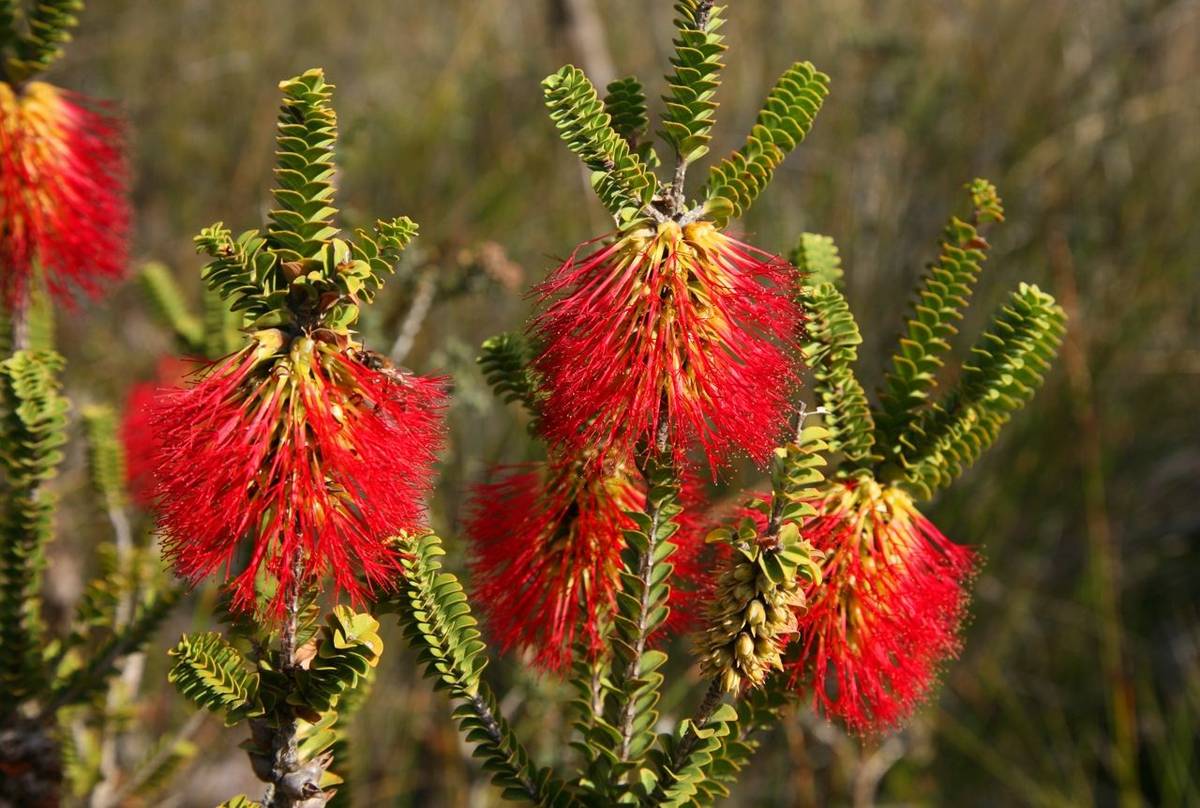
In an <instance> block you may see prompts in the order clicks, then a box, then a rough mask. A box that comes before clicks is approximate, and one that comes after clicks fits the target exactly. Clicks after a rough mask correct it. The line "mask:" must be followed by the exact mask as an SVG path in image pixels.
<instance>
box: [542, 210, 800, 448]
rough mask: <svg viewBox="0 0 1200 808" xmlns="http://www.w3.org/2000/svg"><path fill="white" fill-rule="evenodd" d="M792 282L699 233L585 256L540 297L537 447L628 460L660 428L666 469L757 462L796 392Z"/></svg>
mask: <svg viewBox="0 0 1200 808" xmlns="http://www.w3.org/2000/svg"><path fill="white" fill-rule="evenodd" d="M581 253H582V254H583V255H582V256H581V255H580V254H581ZM795 280H796V279H795V270H794V268H792V267H791V266H790V265H789V264H788V263H787V262H785V261H783V260H782V259H780V258H778V257H776V256H773V255H770V254H768V253H765V252H762V251H760V250H758V249H756V248H754V247H751V246H749V245H747V244H743V243H741V242H739V241H736V240H735V239H732V238H730V237H729V236H726V235H725V234H723V233H721V232H720V231H719V230H717V229H716V228H715V227H714V226H713V225H712V224H711V223H709V222H703V221H701V222H694V223H691V224H687V225H683V226H680V225H679V224H677V223H676V222H674V221H666V222H663V223H662V224H660V225H658V226H657V227H648V226H647V227H639V228H637V229H634V230H632V231H630V232H626V233H622V234H619V235H617V236H616V237H615V238H613V239H611V240H609V241H606V242H604V243H603V244H601V245H600V246H599V247H593V245H592V244H590V243H589V244H586V245H583V246H581V247H580V248H579V249H577V250H576V253H575V254H574V255H572V256H571V258H569V259H568V260H567V261H566V262H565V263H564V264H563V265H562V266H560V267H559V268H558V269H557V270H556V271H555V272H554V273H553V274H552V275H551V276H550V278H549V279H548V280H547V281H546V282H545V283H544V284H542V286H541V287H540V288H539V290H538V291H539V295H540V299H541V301H542V302H543V304H544V305H545V308H544V310H543V311H542V312H541V314H540V315H539V316H538V317H537V318H536V320H535V321H534V323H533V330H534V332H535V336H536V337H537V339H538V340H539V341H540V342H541V344H542V345H543V346H544V347H543V349H542V351H541V353H540V355H539V356H538V357H537V358H536V359H535V361H534V366H535V368H536V370H537V371H538V372H539V373H540V374H541V375H542V378H543V380H544V388H545V391H546V392H547V394H548V395H547V398H546V401H545V403H544V412H543V416H544V429H545V431H546V434H547V436H548V437H549V438H550V439H551V440H552V441H553V442H555V443H556V444H558V445H560V446H563V447H566V448H567V450H568V451H569V452H571V453H580V452H582V451H584V450H586V449H587V448H588V447H596V446H603V447H608V448H607V450H606V455H605V456H606V457H607V456H612V457H616V458H625V457H628V456H629V455H630V453H631V452H633V451H634V450H636V449H637V448H638V446H639V445H643V446H645V445H651V444H653V443H654V442H655V437H656V436H657V435H658V434H659V429H660V426H665V427H666V429H667V432H668V433H669V443H670V447H669V448H670V449H671V451H672V452H673V454H674V456H675V459H676V460H682V459H683V455H684V454H685V453H686V452H687V451H688V450H689V449H690V448H691V447H692V446H694V445H696V444H699V445H700V446H701V447H702V448H703V450H704V452H705V454H706V456H707V459H708V462H709V465H710V466H712V467H713V468H716V467H717V466H719V465H721V464H722V463H723V462H724V461H725V460H726V459H727V458H728V457H729V456H730V455H731V454H732V453H733V452H734V451H737V450H741V451H744V452H745V453H746V454H748V455H750V456H751V457H752V458H754V459H755V460H756V461H760V462H761V461H764V460H765V459H766V458H767V457H769V455H770V452H771V450H772V448H773V447H774V446H775V445H776V444H777V443H778V441H779V439H780V438H781V436H782V433H783V430H784V429H785V428H786V420H787V414H788V411H789V410H788V408H789V402H788V395H789V392H790V391H791V389H792V388H793V386H794V385H795V383H796V374H797V356H796V354H797V352H796V350H795V344H796V338H797V332H798V328H799V325H800V320H801V317H800V312H799V309H798V308H797V306H796V305H795V303H794V302H793V301H794V298H795V295H794V289H795Z"/></svg>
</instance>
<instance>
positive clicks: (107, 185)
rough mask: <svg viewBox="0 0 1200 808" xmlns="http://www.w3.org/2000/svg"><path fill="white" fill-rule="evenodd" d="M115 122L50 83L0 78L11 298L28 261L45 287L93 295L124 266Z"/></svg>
mask: <svg viewBox="0 0 1200 808" xmlns="http://www.w3.org/2000/svg"><path fill="white" fill-rule="evenodd" d="M125 186H126V166H125V159H124V155H123V153H122V145H121V127H120V124H119V122H118V121H117V120H116V119H115V118H113V117H112V116H110V115H108V114H107V113H106V112H105V111H104V110H103V109H96V108H94V105H92V104H88V103H87V102H85V101H84V100H83V99H82V98H81V97H79V96H76V95H73V94H70V93H67V92H64V91H62V90H59V89H57V88H55V87H52V86H51V85H49V84H44V83H42V82H31V83H30V84H27V85H25V86H24V87H23V88H21V89H20V90H16V91H14V89H13V88H12V87H11V86H10V85H8V84H5V83H3V82H0V271H2V272H3V277H2V281H0V283H2V285H3V294H4V296H5V299H6V300H7V301H8V303H9V304H10V305H13V304H14V303H19V302H20V301H23V300H24V299H25V297H26V296H27V295H28V293H29V285H30V282H31V279H32V275H33V272H34V268H35V266H36V267H39V268H40V269H41V271H42V272H44V274H45V279H46V283H47V285H48V287H49V289H50V291H51V292H52V293H53V294H54V295H55V296H56V297H57V298H59V299H60V300H69V299H70V296H71V292H72V289H74V288H78V289H82V290H83V291H84V292H87V293H89V294H93V295H94V294H97V293H98V292H99V291H100V290H101V288H102V287H103V283H104V282H105V281H110V280H113V279H116V278H119V277H120V276H121V275H122V274H123V273H124V271H125V266H126V260H125V259H126V244H125V239H126V234H127V232H128V229H129V209H128V202H127V200H126V196H125Z"/></svg>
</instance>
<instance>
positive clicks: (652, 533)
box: [618, 504, 662, 761]
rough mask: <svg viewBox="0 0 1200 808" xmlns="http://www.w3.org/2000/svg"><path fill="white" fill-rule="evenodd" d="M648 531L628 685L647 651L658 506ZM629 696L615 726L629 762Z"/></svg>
mask: <svg viewBox="0 0 1200 808" xmlns="http://www.w3.org/2000/svg"><path fill="white" fill-rule="evenodd" d="M648 515H649V516H650V530H649V532H648V534H647V546H646V552H644V553H641V554H640V555H639V556H638V579H639V580H640V581H641V588H642V596H641V599H640V600H639V601H638V613H637V631H636V634H635V635H634V637H633V641H634V645H633V648H632V653H631V654H630V655H629V662H628V663H627V664H626V666H625V681H627V682H629V681H632V680H634V679H636V678H637V675H638V666H639V665H640V663H641V659H642V654H643V653H644V652H645V650H646V640H647V639H648V637H647V635H648V632H647V630H646V617H647V615H648V613H649V611H650V589H651V585H650V575H651V573H652V572H653V571H654V551H655V550H657V549H658V529H659V524H660V523H661V520H662V513H661V509H660V508H659V507H658V505H655V504H651V506H650V511H649V514H648ZM635 701H636V700H635V699H634V698H633V696H632V695H631V696H630V697H629V698H628V699H626V700H625V703H624V704H622V705H621V714H620V715H621V719H620V723H619V724H618V729H619V730H620V733H621V755H620V757H621V760H623V761H625V760H628V759H629V745H630V743H631V742H632V741H633V719H634V716H635V714H636V711H637V704H636V703H635Z"/></svg>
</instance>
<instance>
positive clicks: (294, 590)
mask: <svg viewBox="0 0 1200 808" xmlns="http://www.w3.org/2000/svg"><path fill="white" fill-rule="evenodd" d="M302 571H303V560H302V559H301V557H300V554H299V553H297V554H296V559H295V561H294V562H293V564H292V580H291V582H290V583H289V584H288V595H287V598H288V602H287V615H286V617H285V618H284V622H283V626H282V628H281V630H280V635H279V657H280V659H279V670H280V673H282V674H283V675H284V677H285V679H286V681H288V682H289V683H290V682H291V680H292V673H293V672H294V671H295V670H296V633H297V631H298V630H299V624H300V578H301V574H302ZM279 718H280V722H279V726H278V727H277V728H276V729H275V731H274V732H273V733H272V738H271V743H272V746H273V749H272V752H273V755H274V760H273V762H272V767H271V776H272V782H271V783H270V784H268V785H267V790H266V794H265V795H264V797H263V804H264V805H266V806H267V808H292V806H294V805H295V804H296V800H295V799H294V798H293V797H292V795H291V794H289V793H288V789H286V788H284V787H283V782H284V780H285V778H287V777H288V775H290V774H292V773H293V772H294V771H295V770H296V768H297V760H296V730H297V719H296V711H295V710H293V709H292V708H291V707H290V706H288V705H287V703H286V701H285V702H284V703H283V705H282V706H281V707H280V710H279Z"/></svg>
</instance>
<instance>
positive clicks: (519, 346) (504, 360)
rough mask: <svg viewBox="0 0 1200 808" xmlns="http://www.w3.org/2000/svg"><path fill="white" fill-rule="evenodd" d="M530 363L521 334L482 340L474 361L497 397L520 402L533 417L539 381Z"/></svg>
mask: <svg viewBox="0 0 1200 808" xmlns="http://www.w3.org/2000/svg"><path fill="white" fill-rule="evenodd" d="M532 360H533V356H532V352H531V351H530V350H529V345H528V343H527V341H526V340H525V337H524V335H522V334H520V333H519V332H507V333H504V334H497V335H496V336H494V337H489V338H488V339H486V340H484V342H483V345H482V346H481V347H480V350H479V358H478V359H476V360H475V361H476V362H478V363H479V368H480V370H482V371H483V376H484V378H485V379H487V383H488V385H489V386H490V387H491V388H492V392H494V393H495V394H496V397H497V398H500V399H501V400H503V401H504V402H505V403H512V402H514V401H520V402H521V403H522V404H524V405H525V408H526V409H527V410H528V411H529V413H530V414H531V415H533V416H535V417H536V416H537V414H538V410H539V408H540V401H539V393H538V384H539V380H538V375H537V373H536V372H535V371H534V370H533V368H532V366H531V363H532Z"/></svg>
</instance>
